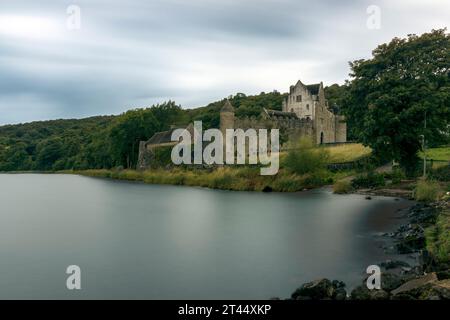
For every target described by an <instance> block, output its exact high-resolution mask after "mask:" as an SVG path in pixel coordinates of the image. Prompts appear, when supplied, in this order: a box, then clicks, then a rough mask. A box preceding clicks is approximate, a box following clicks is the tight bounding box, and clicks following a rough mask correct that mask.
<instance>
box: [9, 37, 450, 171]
mask: <svg viewBox="0 0 450 320" xmlns="http://www.w3.org/2000/svg"><path fill="white" fill-rule="evenodd" d="M350 68H351V72H350V80H348V81H346V83H345V84H344V85H337V84H334V85H331V86H328V87H325V95H326V97H327V99H328V100H329V105H330V106H333V107H336V109H337V110H339V112H340V113H341V114H344V115H345V116H346V117H347V123H348V131H349V132H348V137H349V139H351V140H357V141H360V142H362V143H363V144H365V145H367V146H370V147H371V148H372V150H373V151H374V154H375V155H377V156H379V157H382V158H384V159H389V160H391V159H394V160H397V161H399V162H400V165H401V166H402V167H403V168H404V169H405V171H406V172H407V173H408V171H412V170H414V169H415V168H416V165H417V162H418V158H417V154H418V151H419V150H420V149H421V141H422V138H421V136H422V135H423V136H425V139H426V143H427V145H428V146H429V147H431V146H436V145H441V144H448V143H449V125H450V74H449V72H450V37H449V34H448V33H447V30H446V29H441V30H432V31H431V32H429V33H425V34H423V35H420V36H417V35H409V36H408V37H407V38H404V39H400V38H394V39H393V40H392V41H391V42H390V43H387V44H382V45H380V46H378V47H377V48H376V49H375V50H374V51H373V53H372V58H370V59H367V60H357V61H353V62H351V63H350ZM299 76H301V75H299ZM284 96H285V95H284V94H282V93H279V92H276V91H274V92H270V93H261V94H259V95H254V96H246V95H245V94H243V93H237V94H235V95H233V96H232V97H230V102H231V103H232V104H233V106H234V107H235V109H236V116H237V117H240V116H256V117H258V116H260V113H261V111H262V108H263V107H265V108H269V109H275V110H280V109H281V103H282V100H283V98H284ZM224 102H225V99H222V100H219V101H216V102H213V103H210V104H208V105H207V106H205V107H201V108H196V109H183V108H182V107H181V106H180V105H178V104H176V103H175V102H173V101H168V102H164V103H161V104H157V105H153V106H151V107H148V108H140V109H133V110H129V111H127V112H125V113H123V114H121V115H118V116H98V117H91V118H86V119H78V120H76V119H69V120H51V121H37V122H32V123H26V124H18V125H5V126H1V127H0V171H31V170H36V171H58V170H72V169H73V170H85V169H109V168H113V167H123V168H135V167H136V163H137V156H138V148H139V141H141V140H147V139H149V138H150V137H151V136H152V135H153V134H154V133H155V132H158V131H163V130H168V129H170V127H171V126H184V125H187V124H188V123H190V122H193V121H195V120H201V121H202V122H203V126H204V128H214V127H218V125H219V110H220V108H221V107H222V105H223V103H224Z"/></svg>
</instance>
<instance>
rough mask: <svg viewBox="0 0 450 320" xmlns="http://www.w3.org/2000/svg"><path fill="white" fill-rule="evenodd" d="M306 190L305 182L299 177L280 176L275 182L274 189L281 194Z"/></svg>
mask: <svg viewBox="0 0 450 320" xmlns="http://www.w3.org/2000/svg"><path fill="white" fill-rule="evenodd" d="M304 188H305V182H304V180H303V179H302V178H301V177H299V176H297V175H280V176H278V177H277V179H276V180H275V181H274V182H273V186H272V189H273V190H274V191H281V192H294V191H299V190H302V189H304Z"/></svg>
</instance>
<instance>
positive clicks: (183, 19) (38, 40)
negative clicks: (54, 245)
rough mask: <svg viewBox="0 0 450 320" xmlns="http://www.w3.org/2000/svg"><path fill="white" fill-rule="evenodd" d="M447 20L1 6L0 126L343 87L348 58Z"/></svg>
mask: <svg viewBox="0 0 450 320" xmlns="http://www.w3.org/2000/svg"><path fill="white" fill-rule="evenodd" d="M69 5H77V6H78V7H79V8H80V9H81V15H80V18H81V20H80V21H81V25H80V26H81V29H75V30H70V29H69V28H68V27H67V22H68V21H69V25H70V26H72V27H73V26H75V27H76V24H73V22H76V21H77V20H76V17H77V15H76V13H75V14H74V13H73V11H70V14H67V8H68V6H69ZM370 5H377V6H378V7H379V8H380V17H381V20H380V27H381V28H379V29H370V28H368V27H367V19H368V18H369V16H370V14H368V13H367V8H368V7H369V6H370ZM68 19H69V20H68ZM371 21H372V20H371ZM449 21H450V1H449V0H384V1H381V0H380V1H379V0H369V1H366V0H354V1H350V0H340V1H336V0H314V1H313V0H309V1H303V0H302V1H300V0H277V1H275V0H270V1H269V0H147V1H138V0H126V1H125V0H123V1H119V0H79V1H51V0H40V1H32V0H28V1H23V0H0V124H5V123H19V122H28V121H33V120H45V119H57V118H80V117H86V116H91V115H100V114H118V113H121V112H123V111H125V110H127V109H130V108H136V107H146V106H150V105H152V104H154V103H158V102H163V101H166V100H169V99H172V100H175V101H176V102H177V103H179V104H181V105H182V106H183V107H184V108H192V107H199V106H203V105H206V104H207V103H209V102H212V101H215V100H218V99H221V98H223V97H226V96H228V95H230V94H235V93H237V92H243V93H246V94H258V93H260V92H261V91H266V92H268V91H272V90H278V91H281V92H286V91H287V90H288V87H289V85H290V84H294V83H295V82H296V81H297V80H298V79H300V80H302V82H304V83H306V84H309V83H316V82H320V81H323V82H324V84H325V85H330V84H333V83H340V84H341V83H343V82H344V80H345V79H347V78H348V73H349V68H348V61H350V60H355V59H360V58H368V57H370V55H371V50H372V49H374V48H375V47H376V46H377V45H378V44H380V43H384V42H387V41H389V40H390V39H391V38H393V37H395V36H401V37H405V36H406V35H407V34H409V33H423V32H427V31H430V30H431V29H433V28H435V29H436V28H442V27H448V25H449Z"/></svg>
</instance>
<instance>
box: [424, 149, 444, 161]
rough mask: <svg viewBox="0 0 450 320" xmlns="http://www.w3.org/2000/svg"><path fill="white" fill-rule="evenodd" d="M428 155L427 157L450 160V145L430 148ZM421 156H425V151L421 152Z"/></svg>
mask: <svg viewBox="0 0 450 320" xmlns="http://www.w3.org/2000/svg"><path fill="white" fill-rule="evenodd" d="M426 156H427V159H433V160H443V161H450V146H446V147H439V148H431V149H428V150H427V151H426ZM419 157H420V158H421V159H422V158H423V152H419Z"/></svg>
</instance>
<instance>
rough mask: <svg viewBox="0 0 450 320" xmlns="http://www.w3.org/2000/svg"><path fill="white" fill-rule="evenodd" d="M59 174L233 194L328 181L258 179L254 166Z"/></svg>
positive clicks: (282, 176)
mask: <svg viewBox="0 0 450 320" xmlns="http://www.w3.org/2000/svg"><path fill="white" fill-rule="evenodd" d="M61 173H70V174H80V175H84V176H90V177H100V178H111V179H118V180H128V181H140V182H144V183H150V184H171V185H186V186H199V187H204V188H212V189H221V190H235V191H276V192H294V191H300V190H304V189H310V188H315V187H319V186H322V185H324V184H327V183H329V182H331V181H332V179H333V177H332V176H330V175H323V176H322V175H311V174H304V175H297V174H293V173H290V172H288V171H287V170H281V171H280V172H279V173H278V174H277V175H274V176H261V175H260V171H259V168H255V167H219V168H215V169H211V170H205V169H198V170H195V169H183V168H174V169H171V170H163V169H154V170H147V171H136V170H120V171H119V170H107V169H98V170H82V171H76V170H74V171H61Z"/></svg>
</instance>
